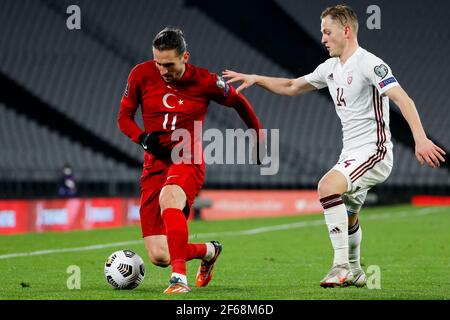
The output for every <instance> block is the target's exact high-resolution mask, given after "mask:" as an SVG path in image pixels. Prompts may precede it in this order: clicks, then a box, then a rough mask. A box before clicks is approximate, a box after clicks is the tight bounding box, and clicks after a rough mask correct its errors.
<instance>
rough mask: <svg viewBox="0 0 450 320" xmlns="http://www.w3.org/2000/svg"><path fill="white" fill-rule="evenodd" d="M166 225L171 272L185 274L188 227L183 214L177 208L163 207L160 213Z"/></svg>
mask: <svg viewBox="0 0 450 320" xmlns="http://www.w3.org/2000/svg"><path fill="white" fill-rule="evenodd" d="M162 218H163V221H164V225H165V227H166V235H167V245H168V247H169V255H170V263H171V264H172V272H176V273H180V274H186V253H187V248H188V227H187V222H186V218H185V217H184V214H183V212H182V211H181V210H179V209H173V208H169V209H165V210H164V211H163V213H162Z"/></svg>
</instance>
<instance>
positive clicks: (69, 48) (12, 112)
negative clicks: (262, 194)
mask: <svg viewBox="0 0 450 320" xmlns="http://www.w3.org/2000/svg"><path fill="white" fill-rule="evenodd" d="M347 3H348V4H350V5H352V6H353V7H354V9H355V10H356V12H357V14H358V17H359V20H360V31H359V44H360V46H362V47H363V48H365V49H367V50H369V51H371V52H373V53H374V54H376V55H378V56H379V57H381V58H382V59H384V60H385V61H386V62H387V63H388V64H389V65H390V67H391V68H392V69H393V71H394V74H395V75H396V77H397V79H398V80H399V82H400V84H401V85H402V86H403V87H404V88H405V89H406V91H407V92H408V93H409V95H410V96H411V97H412V98H413V100H414V101H415V102H416V105H417V108H418V111H419V114H420V116H421V119H422V122H423V125H424V127H425V130H426V132H427V133H428V134H429V136H430V137H431V139H432V140H433V141H434V142H435V143H436V144H438V145H439V146H441V147H442V148H443V149H445V150H446V151H447V153H448V151H450V134H449V128H450V112H448V110H449V99H448V97H449V94H448V84H449V82H450V72H449V71H450V68H449V67H448V63H447V62H448V57H449V56H450V43H449V41H448V39H450V31H449V27H448V17H447V13H448V12H449V11H450V3H449V2H448V1H428V2H426V4H424V3H422V2H410V1H376V2H374V1H366V0H364V1H347ZM72 4H75V5H78V6H79V7H80V8H81V29H80V30H69V29H68V28H67V27H66V20H67V18H68V17H69V14H67V13H66V9H67V7H68V6H69V5H72ZM333 4H336V2H335V1H298V0H260V1H235V0H229V1H201V0H152V1H148V0H132V1H125V0H112V1H101V0H95V1H88V0H70V1H67V0H19V1H15V0H2V2H1V7H2V9H1V11H0V146H1V147H0V198H2V199H43V198H45V199H52V198H57V197H58V183H59V179H60V175H61V168H62V167H63V165H64V164H65V163H69V164H70V165H71V166H72V167H73V171H74V176H75V180H76V184H77V196H78V197H137V196H139V177H140V170H141V166H142V150H141V149H140V148H139V147H138V146H137V145H135V144H134V143H132V142H131V141H130V140H128V138H126V137H125V136H124V135H123V134H122V133H121V132H120V131H119V129H118V127H117V112H118V108H119V103H120V98H121V95H122V92H123V90H124V88H125V84H126V80H127V76H128V73H129V71H130V70H131V68H132V67H133V66H134V65H136V64H138V63H140V62H142V61H145V60H147V59H150V58H151V57H152V55H151V42H152V39H153V37H154V35H155V34H156V33H157V32H158V31H160V30H161V29H162V28H164V27H165V26H166V25H172V26H179V27H181V28H182V29H183V30H184V32H185V36H186V38H187V41H188V48H189V51H190V52H191V60H190V62H191V63H193V64H196V65H200V66H203V67H206V68H208V69H210V70H211V71H213V72H217V73H220V72H221V71H222V70H224V69H225V68H228V69H232V70H237V71H242V72H246V73H259V74H266V75H272V76H286V77H297V76H300V75H303V74H306V73H309V72H311V71H312V70H313V69H314V68H315V66H316V65H318V64H319V63H321V62H322V61H324V60H325V59H326V58H327V54H326V52H325V50H324V49H323V48H322V46H321V44H320V37H321V34H320V19H319V16H320V13H321V12H322V10H323V9H324V8H325V7H327V6H328V5H333ZM373 4H376V5H378V6H379V7H380V9H381V29H379V30H369V29H368V28H367V27H366V21H367V19H368V18H369V17H370V15H371V14H370V13H367V12H366V10H367V7H368V6H369V5H373ZM245 95H246V96H247V98H248V99H249V100H250V102H251V103H252V104H253V106H254V108H255V110H256V113H257V115H258V116H259V117H260V119H261V122H262V124H263V127H264V128H267V129H274V128H275V129H280V139H281V144H280V170H279V173H278V174H277V175H274V176H261V175H260V174H259V168H258V167H256V166H251V165H210V166H208V168H207V173H206V181H205V185H204V189H244V190H245V189H257V190H260V189H271V190H273V189H276V190H298V189H308V190H309V189H315V188H316V184H317V182H318V180H319V179H320V177H321V176H322V175H323V174H324V173H325V172H326V171H327V170H328V169H329V168H331V167H332V165H333V164H334V163H335V162H336V160H337V158H338V156H339V153H340V149H341V147H342V145H341V143H342V142H341V136H342V134H341V126H340V122H339V119H338V117H337V115H336V113H335V111H334V107H333V105H332V103H331V99H330V98H329V95H328V91H327V90H326V89H325V90H321V91H319V92H315V93H310V94H307V95H304V96H301V97H295V98H289V97H280V96H276V95H273V94H270V93H268V92H266V91H264V90H262V89H261V88H257V87H252V88H250V89H248V90H247V91H245ZM390 117H391V131H392V135H393V142H394V158H395V159H394V161H395V162H394V169H393V171H392V174H391V176H390V177H389V179H388V180H387V181H386V182H385V183H383V184H382V185H380V186H378V187H376V188H375V189H374V190H373V193H372V194H373V195H376V196H375V197H371V198H370V199H372V202H371V204H386V203H398V202H402V203H404V202H406V203H409V201H410V199H411V196H412V195H414V194H428V195H449V194H450V171H449V168H450V166H449V162H450V161H447V162H446V163H445V165H444V166H442V167H441V168H438V169H431V168H428V167H425V166H424V167H421V166H420V165H419V163H418V162H417V160H416V159H415V156H414V145H413V141H412V135H411V133H410V130H409V128H408V126H407V125H406V123H405V121H404V120H403V118H402V116H401V114H400V112H399V109H398V108H397V107H396V106H395V105H393V104H392V103H391V112H390ZM137 118H138V119H139V114H138V115H137ZM139 123H140V120H139ZM236 127H242V128H245V126H244V124H243V123H242V121H241V120H240V119H239V117H238V115H237V113H235V112H234V111H233V110H231V109H229V108H224V107H221V106H218V105H216V104H214V103H212V104H211V106H210V110H209V112H208V114H207V118H206V122H205V128H204V129H208V128H219V129H220V130H223V131H224V130H225V129H226V128H236ZM447 159H448V157H447Z"/></svg>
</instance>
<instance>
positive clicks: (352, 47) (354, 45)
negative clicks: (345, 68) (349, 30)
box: [339, 41, 359, 65]
mask: <svg viewBox="0 0 450 320" xmlns="http://www.w3.org/2000/svg"><path fill="white" fill-rule="evenodd" d="M358 48H359V45H358V42H357V41H353V42H350V43H349V45H348V46H347V47H346V48H345V49H344V51H343V52H342V54H341V56H340V57H339V61H340V62H341V64H342V65H344V64H345V63H346V62H347V60H348V59H349V58H350V57H351V56H352V55H353V54H354V53H355V52H356V50H358Z"/></svg>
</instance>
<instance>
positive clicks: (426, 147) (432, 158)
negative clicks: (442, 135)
mask: <svg viewBox="0 0 450 320" xmlns="http://www.w3.org/2000/svg"><path fill="white" fill-rule="evenodd" d="M444 155H445V151H444V150H442V149H441V148H439V147H438V146H436V145H435V144H434V143H433V141H431V140H430V139H428V138H425V139H422V140H420V141H417V142H416V158H417V160H418V161H419V162H420V164H421V165H424V164H425V163H427V164H428V165H429V166H430V167H431V168H437V167H440V166H441V162H445V159H444V157H443V156H444Z"/></svg>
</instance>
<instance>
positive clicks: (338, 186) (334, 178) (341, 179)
mask: <svg viewBox="0 0 450 320" xmlns="http://www.w3.org/2000/svg"><path fill="white" fill-rule="evenodd" d="M347 188H348V186H347V179H346V178H345V176H344V175H343V174H342V173H341V172H339V171H337V170H333V169H331V170H330V171H328V172H327V173H326V174H325V175H324V176H323V177H322V179H320V181H319V185H318V192H319V198H324V197H327V196H330V195H333V194H343V193H344V192H346V191H347Z"/></svg>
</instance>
